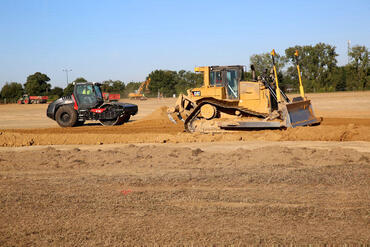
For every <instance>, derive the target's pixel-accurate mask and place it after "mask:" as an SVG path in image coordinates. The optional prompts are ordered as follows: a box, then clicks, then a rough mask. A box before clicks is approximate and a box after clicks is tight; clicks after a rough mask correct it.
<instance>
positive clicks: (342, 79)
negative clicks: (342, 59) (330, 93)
mask: <svg viewBox="0 0 370 247" xmlns="http://www.w3.org/2000/svg"><path fill="white" fill-rule="evenodd" d="M336 76H337V77H339V78H338V80H336V81H337V84H336V86H335V90H336V91H346V90H347V73H346V69H345V67H340V68H338V70H337V73H336Z"/></svg>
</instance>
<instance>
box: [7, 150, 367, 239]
mask: <svg viewBox="0 0 370 247" xmlns="http://www.w3.org/2000/svg"><path fill="white" fill-rule="evenodd" d="M229 145H233V144H230V143H229ZM211 146H212V145H211ZM99 147H100V146H94V148H93V149H91V148H81V149H79V148H68V147H65V148H64V149H62V150H60V149H55V148H53V147H48V148H37V149H35V148H34V147H28V148H26V149H20V150H19V149H18V150H15V151H9V150H7V151H3V152H1V153H0V203H1V207H0V236H1V237H0V245H1V246H14V245H26V246H49V245H58V246H81V245H87V246H90V245H91V246H97V245H98V246H101V245H102V246H122V245H126V246H132V245H136V246H137V245H154V244H157V245H164V244H168V245H197V246H201V245H212V244H216V245H224V244H234V245H243V244H255V245H257V244H284V245H287V244H319V243H320V244H343V243H347V244H360V243H362V244H370V238H369V236H370V228H369V224H370V218H369V213H370V211H369V205H370V179H369V174H370V166H369V162H370V153H369V152H359V151H356V150H353V149H350V148H340V147H334V148H332V147H330V146H327V147H326V148H313V149H311V148H297V147H294V148H291V147H279V146H278V145H275V146H273V147H271V146H270V148H254V149H253V147H249V148H248V149H247V148H243V147H242V146H240V144H239V147H237V148H234V149H231V150H225V151H220V150H217V148H216V150H217V151H215V150H212V148H210V149H208V148H207V147H205V148H203V149H201V148H196V147H193V146H191V145H190V147H176V146H175V145H172V146H170V147H168V145H141V146H136V145H133V144H131V145H126V146H120V147H116V148H112V147H110V148H108V149H100V148H99Z"/></svg>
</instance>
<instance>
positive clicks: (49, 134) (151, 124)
mask: <svg viewBox="0 0 370 247" xmlns="http://www.w3.org/2000/svg"><path fill="white" fill-rule="evenodd" d="M251 140H266V141H370V120H366V119H351V120H348V119H344V120H343V121H341V119H338V118H337V119H324V122H323V123H322V125H321V126H315V127H299V128H294V129H286V130H260V131H239V132H228V133H213V134H200V133H193V134H190V133H185V132H184V128H183V123H182V122H178V123H177V124H173V123H172V122H170V121H169V120H168V117H167V113H166V108H165V107H162V108H159V109H158V110H157V111H155V112H153V113H152V114H151V115H149V116H147V117H145V118H143V119H142V120H138V121H132V122H129V123H127V124H124V125H122V126H111V127H106V126H100V125H87V126H82V127H75V128H60V127H57V128H44V129H13V130H2V131H1V132H0V146H30V145H62V144H114V143H180V142H220V141H251Z"/></svg>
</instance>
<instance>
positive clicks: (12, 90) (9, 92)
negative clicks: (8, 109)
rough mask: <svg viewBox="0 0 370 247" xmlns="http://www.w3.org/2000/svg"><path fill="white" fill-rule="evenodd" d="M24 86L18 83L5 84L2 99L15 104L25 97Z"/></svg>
mask: <svg viewBox="0 0 370 247" xmlns="http://www.w3.org/2000/svg"><path fill="white" fill-rule="evenodd" d="M23 92H24V91H23V87H22V84H20V83H17V82H11V83H5V85H4V86H3V88H2V89H1V93H0V94H1V97H2V98H3V99H7V101H8V102H15V101H16V100H17V99H18V98H20V97H21V96H22V95H23Z"/></svg>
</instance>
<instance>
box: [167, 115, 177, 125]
mask: <svg viewBox="0 0 370 247" xmlns="http://www.w3.org/2000/svg"><path fill="white" fill-rule="evenodd" d="M167 116H168V119H169V120H170V121H171V122H172V123H174V124H177V122H176V120H175V119H173V117H172V116H171V114H170V113H167Z"/></svg>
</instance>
